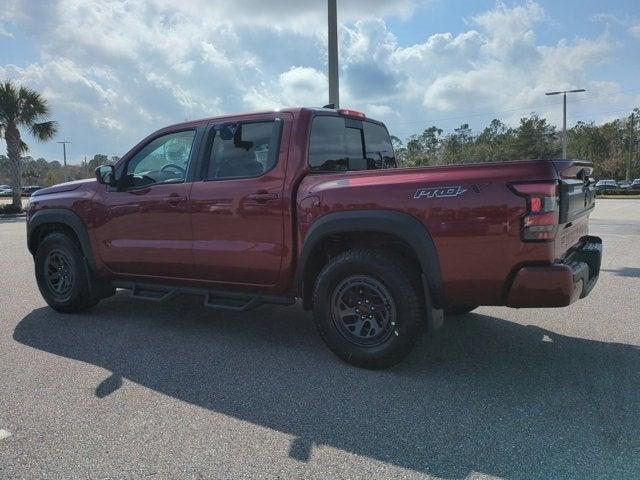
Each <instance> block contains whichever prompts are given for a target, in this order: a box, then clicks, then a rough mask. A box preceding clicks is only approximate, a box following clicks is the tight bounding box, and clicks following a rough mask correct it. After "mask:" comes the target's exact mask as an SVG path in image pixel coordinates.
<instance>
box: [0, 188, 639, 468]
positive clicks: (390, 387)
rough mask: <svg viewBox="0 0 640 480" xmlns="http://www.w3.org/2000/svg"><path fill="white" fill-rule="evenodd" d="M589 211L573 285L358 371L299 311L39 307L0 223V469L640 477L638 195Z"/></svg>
mask: <svg viewBox="0 0 640 480" xmlns="http://www.w3.org/2000/svg"><path fill="white" fill-rule="evenodd" d="M591 225H592V227H591V233H593V234H595V235H600V236H602V238H603V239H604V242H605V256H604V260H603V271H602V274H601V277H600V281H599V284H598V285H597V287H596V288H595V290H594V291H593V292H592V294H591V295H590V296H589V297H588V298H587V299H585V300H583V301H581V302H578V303H577V304H574V305H573V306H571V307H568V308H565V309H555V310H537V309H532V310H512V309H508V308H480V309H478V310H477V311H476V312H474V313H472V314H468V315H465V316H460V317H453V318H451V319H449V320H448V321H447V323H446V325H445V327H444V328H443V330H442V331H441V332H440V333H439V335H438V336H437V337H436V338H429V337H426V336H425V337H424V338H422V339H421V340H420V343H419V345H418V347H417V348H416V350H415V351H414V352H413V354H412V355H411V356H410V358H409V359H408V360H407V361H406V362H404V363H403V364H401V365H399V366H397V367H394V368H393V369H390V370H386V371H382V372H371V371H366V370H360V369H357V368H354V367H351V366H348V365H345V364H343V363H341V362H340V361H338V360H337V359H336V358H335V357H334V356H333V355H332V354H331V353H330V352H329V351H328V350H327V349H326V348H325V347H324V345H323V344H322V342H321V340H320V338H319V336H318V335H317V334H316V332H315V330H314V327H313V325H312V322H311V318H310V315H309V314H307V313H304V312H303V311H302V310H301V309H300V308H299V307H294V308H284V307H263V308H261V309H258V310H255V311H253V312H250V313H248V314H244V315H241V316H238V315H229V314H225V313H220V312H217V311H214V310H210V309H206V308H205V307H203V306H201V301H200V300H199V299H197V298H196V299H194V298H186V297H185V298H178V299H176V300H174V301H172V302H169V303H168V304H165V305H156V304H153V303H146V302H142V301H134V300H130V299H129V298H128V297H127V295H126V293H124V292H121V293H119V294H118V295H116V296H115V297H113V298H110V299H108V300H105V301H103V302H101V303H100V304H99V305H98V306H97V307H95V308H94V309H92V310H91V311H90V312H88V313H87V314H83V315H78V316H72V315H62V314H57V313H55V312H53V311H52V310H50V309H49V308H47V307H46V306H45V303H44V301H43V300H42V298H41V297H40V295H39V293H38V291H37V287H36V284H35V280H34V277H33V273H32V260H31V258H30V257H29V255H28V253H27V251H26V248H25V225H24V219H21V218H10V219H0V245H1V247H0V267H1V270H0V271H2V274H1V275H0V478H3V479H5V478H6V479H19V478H24V479H34V478H60V479H69V478H91V479H93V478H96V479H111V478H113V479H129V478H131V479H133V478H203V479H204V478H206V479H209V478H212V479H213V478H216V479H217V478H220V479H222V478H283V479H284V478H323V479H337V478H367V479H368V478H447V479H449V478H469V479H477V478H508V479H512V478H513V479H515V478H539V479H548V478H576V479H578V478H580V479H584V478H590V479H592V478H629V479H634V478H640V325H639V324H640V309H639V300H640V201H637V200H601V201H599V203H598V206H597V209H596V211H595V213H594V215H593V216H592V223H591Z"/></svg>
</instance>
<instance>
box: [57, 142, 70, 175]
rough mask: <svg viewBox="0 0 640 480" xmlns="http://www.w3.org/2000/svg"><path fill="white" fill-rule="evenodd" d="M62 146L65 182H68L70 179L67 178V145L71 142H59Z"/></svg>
mask: <svg viewBox="0 0 640 480" xmlns="http://www.w3.org/2000/svg"><path fill="white" fill-rule="evenodd" d="M58 143H61V144H62V157H63V162H64V167H63V168H64V181H65V182H67V181H68V180H69V177H68V176H67V144H68V143H71V142H67V141H66V140H65V141H63V142H58Z"/></svg>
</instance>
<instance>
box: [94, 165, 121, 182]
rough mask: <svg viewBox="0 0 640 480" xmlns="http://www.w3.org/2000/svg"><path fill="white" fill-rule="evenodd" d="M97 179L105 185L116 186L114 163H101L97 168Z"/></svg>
mask: <svg viewBox="0 0 640 480" xmlns="http://www.w3.org/2000/svg"><path fill="white" fill-rule="evenodd" d="M96 180H97V181H98V183H102V184H103V185H108V186H110V187H115V186H116V169H115V168H114V166H113V165H100V166H99V167H98V168H96Z"/></svg>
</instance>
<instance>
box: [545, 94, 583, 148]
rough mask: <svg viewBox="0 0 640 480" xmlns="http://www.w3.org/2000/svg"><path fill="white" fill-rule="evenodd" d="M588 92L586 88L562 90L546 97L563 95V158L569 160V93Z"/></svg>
mask: <svg viewBox="0 0 640 480" xmlns="http://www.w3.org/2000/svg"><path fill="white" fill-rule="evenodd" d="M578 92H586V90H585V89H584V88H576V89H575V90H562V91H560V92H547V93H545V95H560V94H562V158H563V159H564V158H567V93H578Z"/></svg>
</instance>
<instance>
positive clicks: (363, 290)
mask: <svg viewBox="0 0 640 480" xmlns="http://www.w3.org/2000/svg"><path fill="white" fill-rule="evenodd" d="M331 313H332V317H333V322H334V324H335V326H336V328H337V329H338V331H339V332H340V334H341V335H342V336H343V337H345V339H347V340H348V341H350V342H352V343H354V344H357V345H360V346H364V347H375V346H377V345H380V344H382V343H384V342H385V341H386V340H388V339H389V337H390V336H391V335H392V334H393V333H394V331H395V327H396V317H397V311H396V304H395V302H394V301H393V297H392V296H391V293H389V290H387V288H386V287H385V286H384V285H383V284H382V283H381V282H379V281H378V280H376V279H375V278H372V277H369V276H367V275H357V276H351V277H348V278H346V279H344V280H343V281H342V282H340V283H339V284H338V285H337V286H336V288H335V289H334V291H333V295H332V297H331Z"/></svg>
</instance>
